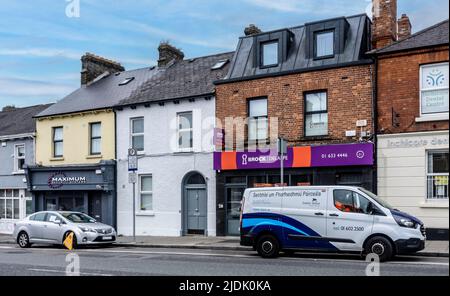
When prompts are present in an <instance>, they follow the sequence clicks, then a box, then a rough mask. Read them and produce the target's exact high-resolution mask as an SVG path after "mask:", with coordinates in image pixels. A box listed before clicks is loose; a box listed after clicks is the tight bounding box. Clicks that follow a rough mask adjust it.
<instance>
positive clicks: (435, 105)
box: [420, 63, 449, 120]
mask: <svg viewBox="0 0 450 296" xmlns="http://www.w3.org/2000/svg"><path fill="white" fill-rule="evenodd" d="M448 65H449V64H448V63H439V64H432V65H424V66H421V67H420V77H421V78H420V80H421V81H420V116H421V117H426V116H430V115H439V114H447V115H448V100H449V95H448V94H449V91H448V85H449V84H448V80H449V66H448ZM447 120H448V117H447Z"/></svg>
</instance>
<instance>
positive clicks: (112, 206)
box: [27, 161, 116, 227]
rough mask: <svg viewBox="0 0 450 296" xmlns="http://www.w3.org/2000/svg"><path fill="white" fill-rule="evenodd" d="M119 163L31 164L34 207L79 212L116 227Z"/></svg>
mask: <svg viewBox="0 0 450 296" xmlns="http://www.w3.org/2000/svg"><path fill="white" fill-rule="evenodd" d="M115 171H116V165H115V162H113V161H107V162H101V163H100V164H98V165H88V166H64V167H29V168H28V170H27V178H28V184H29V186H30V188H29V190H30V191H31V193H32V195H33V203H32V208H33V211H34V212H39V211H77V212H82V213H85V214H88V215H89V216H91V217H93V218H95V219H96V220H98V221H100V222H103V223H106V224H108V225H113V226H114V227H115V226H116V188H115V184H116V181H115V179H116V178H115V175H116V173H115Z"/></svg>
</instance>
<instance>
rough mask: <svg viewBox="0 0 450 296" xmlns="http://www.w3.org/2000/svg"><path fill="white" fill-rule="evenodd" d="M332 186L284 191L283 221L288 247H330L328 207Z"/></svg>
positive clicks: (285, 245)
mask: <svg viewBox="0 0 450 296" xmlns="http://www.w3.org/2000/svg"><path fill="white" fill-rule="evenodd" d="M327 192H328V189H326V188H323V189H320V188H311V189H307V188H306V189H289V188H286V189H285V190H284V191H283V198H282V222H283V225H284V227H283V236H284V241H285V244H284V247H286V248H300V249H328V244H327V243H326V242H325V243H324V242H323V240H322V239H323V238H324V237H326V230H327V228H326V220H327V219H326V211H327Z"/></svg>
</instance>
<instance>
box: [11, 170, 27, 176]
mask: <svg viewBox="0 0 450 296" xmlns="http://www.w3.org/2000/svg"><path fill="white" fill-rule="evenodd" d="M11 174H12V175H13V176H19V175H25V171H19V172H12V173H11Z"/></svg>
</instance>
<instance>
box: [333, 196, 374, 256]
mask: <svg viewBox="0 0 450 296" xmlns="http://www.w3.org/2000/svg"><path fill="white" fill-rule="evenodd" d="M369 204H370V201H369V200H368V199H367V198H365V197H363V196H362V195H360V194H359V193H357V192H356V191H353V190H351V189H333V190H330V193H329V201H328V217H327V236H328V239H329V240H330V242H331V243H332V244H333V245H334V246H336V247H337V248H338V249H340V250H342V251H361V250H362V245H363V243H364V240H365V239H366V238H367V237H368V236H369V235H370V234H371V233H372V229H373V223H374V216H373V215H369V214H368V210H369V209H368V206H369Z"/></svg>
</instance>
